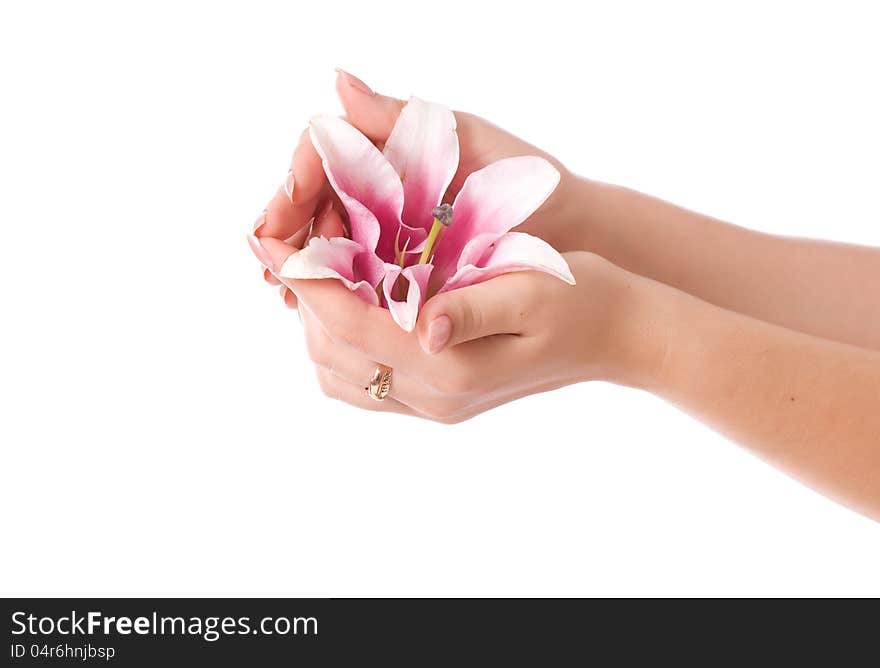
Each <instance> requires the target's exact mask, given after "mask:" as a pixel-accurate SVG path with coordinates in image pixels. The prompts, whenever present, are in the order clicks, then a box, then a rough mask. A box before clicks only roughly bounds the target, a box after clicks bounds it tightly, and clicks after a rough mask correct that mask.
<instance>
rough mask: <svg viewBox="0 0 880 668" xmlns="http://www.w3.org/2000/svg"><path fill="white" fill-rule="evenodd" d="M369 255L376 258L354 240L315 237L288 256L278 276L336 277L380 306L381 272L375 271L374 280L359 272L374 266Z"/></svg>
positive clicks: (363, 297)
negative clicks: (377, 292)
mask: <svg viewBox="0 0 880 668" xmlns="http://www.w3.org/2000/svg"><path fill="white" fill-rule="evenodd" d="M369 256H372V257H375V255H374V254H373V253H372V252H370V251H365V250H364V247H363V246H361V245H360V244H359V243H357V242H356V241H352V240H351V239H346V238H345V237H333V238H332V239H325V238H324V237H313V238H312V240H311V241H309V244H308V246H306V247H305V248H303V249H302V250H301V251H297V252H296V253H294V254H293V255H291V256H290V257H289V258H287V260H286V261H285V262H284V264H283V265H282V266H281V270H280V271H279V272H278V275H279V276H280V277H282V278H294V279H312V278H337V279H339V280H340V281H342V283H343V284H344V285H345V287H347V288H348V289H349V290H351V291H352V292H354V293H355V294H357V295H358V296H359V297H360V298H361V299H363V300H364V301H366V302H369V303H370V304H373V305H374V306H378V305H379V297H378V295H377V294H376V286H377V285H378V284H379V281H380V280H382V275H381V273H379V274H376V273H375V272H374V273H373V277H377V278H376V282H375V283H372V282H371V281H370V280H369V278H370V277H369V276H367V277H364V276H361V275H359V274H363V273H368V271H367V272H365V269H367V270H369V268H370V267H375V263H374V262H373V261H371V260H369ZM376 261H377V262H379V265H380V266H381V264H382V262H381V260H379V259H378V258H376Z"/></svg>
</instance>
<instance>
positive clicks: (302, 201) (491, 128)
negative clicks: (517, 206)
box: [251, 70, 579, 306]
mask: <svg viewBox="0 0 880 668" xmlns="http://www.w3.org/2000/svg"><path fill="white" fill-rule="evenodd" d="M336 92H337V94H338V96H339V99H340V100H341V101H342V106H343V108H344V110H345V118H346V120H348V122H349V123H351V124H352V125H353V126H354V127H356V128H357V129H358V130H360V132H361V133H363V134H364V135H365V136H367V137H369V138H370V139H371V140H372V141H373V142H374V143H375V144H376V145H377V146H379V147H380V148H381V147H382V145H383V144H384V142H385V140H386V139H387V138H388V136H389V134H390V133H391V129H392V127H393V126H394V123H395V121H396V120H397V116H398V115H399V114H400V110H401V109H402V108H403V106H404V104H405V101H403V100H399V99H396V98H393V97H388V96H385V95H380V94H378V93H375V92H373V91H372V90H371V89H370V88H369V87H368V86H367V85H366V84H364V83H363V82H362V81H361V80H360V79H358V78H357V77H354V76H352V75H351V74H348V73H346V72H343V71H342V70H339V71H338V76H337V79H336ZM455 117H456V123H457V129H458V138H459V151H460V158H459V167H458V171H457V172H456V175H455V177H454V178H453V180H452V183H451V185H450V186H449V189H448V191H447V194H446V197H445V198H444V201H450V202H451V201H452V200H453V199H454V197H455V195H456V194H457V193H458V191H459V190H460V189H461V186H462V184H463V183H464V180H465V179H466V178H467V176H468V174H470V173H471V172H474V171H477V170H479V169H481V168H483V167H485V166H487V165H489V164H491V163H493V162H495V161H497V160H500V159H502V158H509V157H514V156H520V155H539V156H542V157H544V158H546V159H547V160H549V161H550V162H551V163H552V164H553V165H554V166H555V167H556V168H557V169H558V170H559V172H560V174H561V180H560V183H559V186H558V187H557V189H556V191H555V192H554V193H553V195H551V196H550V198H548V200H547V201H546V202H545V203H544V204H543V206H541V208H540V209H538V210H537V211H536V212H535V213H534V214H532V216H531V217H530V218H529V219H528V220H527V221H526V222H525V223H523V224H522V225H521V226H519V227H518V228H517V230H519V231H523V232H528V233H529V234H532V235H534V236H537V237H541V238H542V239H544V240H545V241H547V242H548V243H549V244H550V245H552V246H553V247H555V248H556V249H557V250H559V251H560V252H563V251H570V250H577V249H578V248H579V245H578V236H577V230H576V224H575V223H574V214H575V213H576V212H575V209H576V206H574V205H573V200H574V195H573V193H574V191H575V181H576V178H577V177H574V176H573V175H572V174H570V173H569V172H568V170H566V169H565V167H564V166H563V165H562V164H561V163H560V162H559V161H558V160H556V159H555V158H553V157H552V156H550V155H548V154H547V153H545V152H544V151H542V150H540V149H538V148H536V147H535V146H532V145H531V144H529V143H527V142H525V141H523V140H522V139H519V138H518V137H516V136H514V135H512V134H510V133H509V132H506V131H504V130H502V129H501V128H499V127H497V126H495V125H493V124H492V123H490V122H489V121H487V120H485V119H482V118H480V117H478V116H474V115H473V114H468V113H464V112H455ZM328 207H335V208H336V209H337V210H339V211H342V207H341V206H339V204H338V201H337V200H336V197H335V194H334V193H333V191H332V189H331V188H330V186H329V184H328V182H327V179H326V177H325V175H324V171H323V167H322V165H321V159H320V157H319V156H318V154H317V152H316V151H315V149H314V147H313V146H312V143H311V140H310V138H309V133H308V131H307V130H306V131H303V133H302V135H301V137H300V140H299V144H298V145H297V148H296V150H295V151H294V154H293V159H292V161H291V166H290V171H289V173H288V175H287V177H286V179H285V181H284V183H283V184H282V185H281V186H280V187H279V188H278V191H277V192H276V193H275V196H274V197H273V198H272V200H271V201H270V202H269V204H268V205H267V207H266V210H265V212H264V213H263V214H262V215H261V216H260V217H259V218H258V219H257V221H256V223H255V225H254V232H253V234H254V236H256V237H259V238H265V237H273V238H276V239H281V240H286V241H287V242H288V243H289V245H291V246H292V247H294V248H301V247H302V246H303V244H304V243H305V242H306V241H307V239H308V236H309V234H310V231H309V224H310V223H311V222H312V221H313V220H318V219H320V218H321V217H322V214H324V217H326V213H327V212H328ZM322 227H323V233H324V236H340V235H342V234H344V227H343V226H342V225H334V226H331V225H330V223H328V222H326V221H325V223H324V224H323V225H322ZM312 233H313V231H312ZM254 242H255V240H252V242H251V245H252V247H253V246H254ZM254 251H255V252H258V250H257V248H254ZM264 277H265V279H266V280H267V282H269V283H270V284H272V285H281V284H280V282H279V281H278V279H277V278H276V277H275V276H273V275H272V273H271V272H270V271H268V270H266V271H265V272H264ZM281 293H282V296H283V297H284V299H285V302H286V303H287V304H288V305H289V306H295V305H296V298H295V296H294V295H292V294H291V293H290V291H289V290H288V289H287V288H285V287H284V286H283V285H282V286H281Z"/></svg>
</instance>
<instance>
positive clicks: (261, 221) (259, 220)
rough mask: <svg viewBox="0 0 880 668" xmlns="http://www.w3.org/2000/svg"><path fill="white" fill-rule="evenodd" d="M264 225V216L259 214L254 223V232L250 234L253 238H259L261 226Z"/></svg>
mask: <svg viewBox="0 0 880 668" xmlns="http://www.w3.org/2000/svg"><path fill="white" fill-rule="evenodd" d="M265 224H266V214H265V213H261V214H260V217H259V218H257V219H256V220H255V221H254V231H253V232H251V234H253V235H254V236H255V237H258V236H260V230H262V229H263V226H264V225H265Z"/></svg>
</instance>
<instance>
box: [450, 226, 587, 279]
mask: <svg viewBox="0 0 880 668" xmlns="http://www.w3.org/2000/svg"><path fill="white" fill-rule="evenodd" d="M482 236H483V235H481V237H482ZM478 240H480V242H482V239H480V237H477V238H476V239H474V241H475V242H476V241H478ZM490 244H491V242H490ZM469 250H473V249H469ZM468 254H470V252H468ZM464 257H465V253H462V258H464ZM470 259H473V255H470ZM530 269H533V270H536V271H543V272H544V273H547V274H550V275H551V276H555V277H556V278H559V279H561V280H563V281H565V282H566V283H568V284H570V285H574V284H575V280H574V276H572V275H571V270H570V269H569V268H568V263H567V262H566V261H565V258H563V257H562V256H561V255H560V254H559V253H557V252H556V249H554V248H553V246H551V245H550V244H548V243H547V242H546V241H544V240H542V239H539V238H538V237H533V236H532V235H531V234H525V233H523V232H508V233H507V234H504V235H501V236H500V237H498V238H497V240H496V241H495V242H494V244H491V245H490V246H489V247H488V248H486V249H485V251H484V252H483V255H482V257H481V258H480V259H479V261H478V262H469V263H468V264H461V266H459V267H458V270H457V271H456V272H455V274H454V275H453V276H452V278H450V279H449V280H448V281H446V284H445V285H443V287H442V288H440V292H449V291H450V290H456V289H458V288H463V287H466V286H468V285H473V284H474V283H482V282H483V281H487V280H489V279H490V278H494V277H495V276H500V275H501V274H507V273H510V272H512V271H526V270H530Z"/></svg>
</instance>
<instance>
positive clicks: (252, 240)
mask: <svg viewBox="0 0 880 668" xmlns="http://www.w3.org/2000/svg"><path fill="white" fill-rule="evenodd" d="M247 240H248V245H249V246H250V247H251V250H252V251H253V252H254V255H256V256H257V259H258V260H259V261H260V262H262V263H263V266H264V267H266V268H267V269H272V256H271V255H269V251H267V250H266V249H265V248H263V245H262V244H261V243H260V240H259V239H257V238H256V237H255V236H254V235H253V234H249V235H247Z"/></svg>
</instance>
